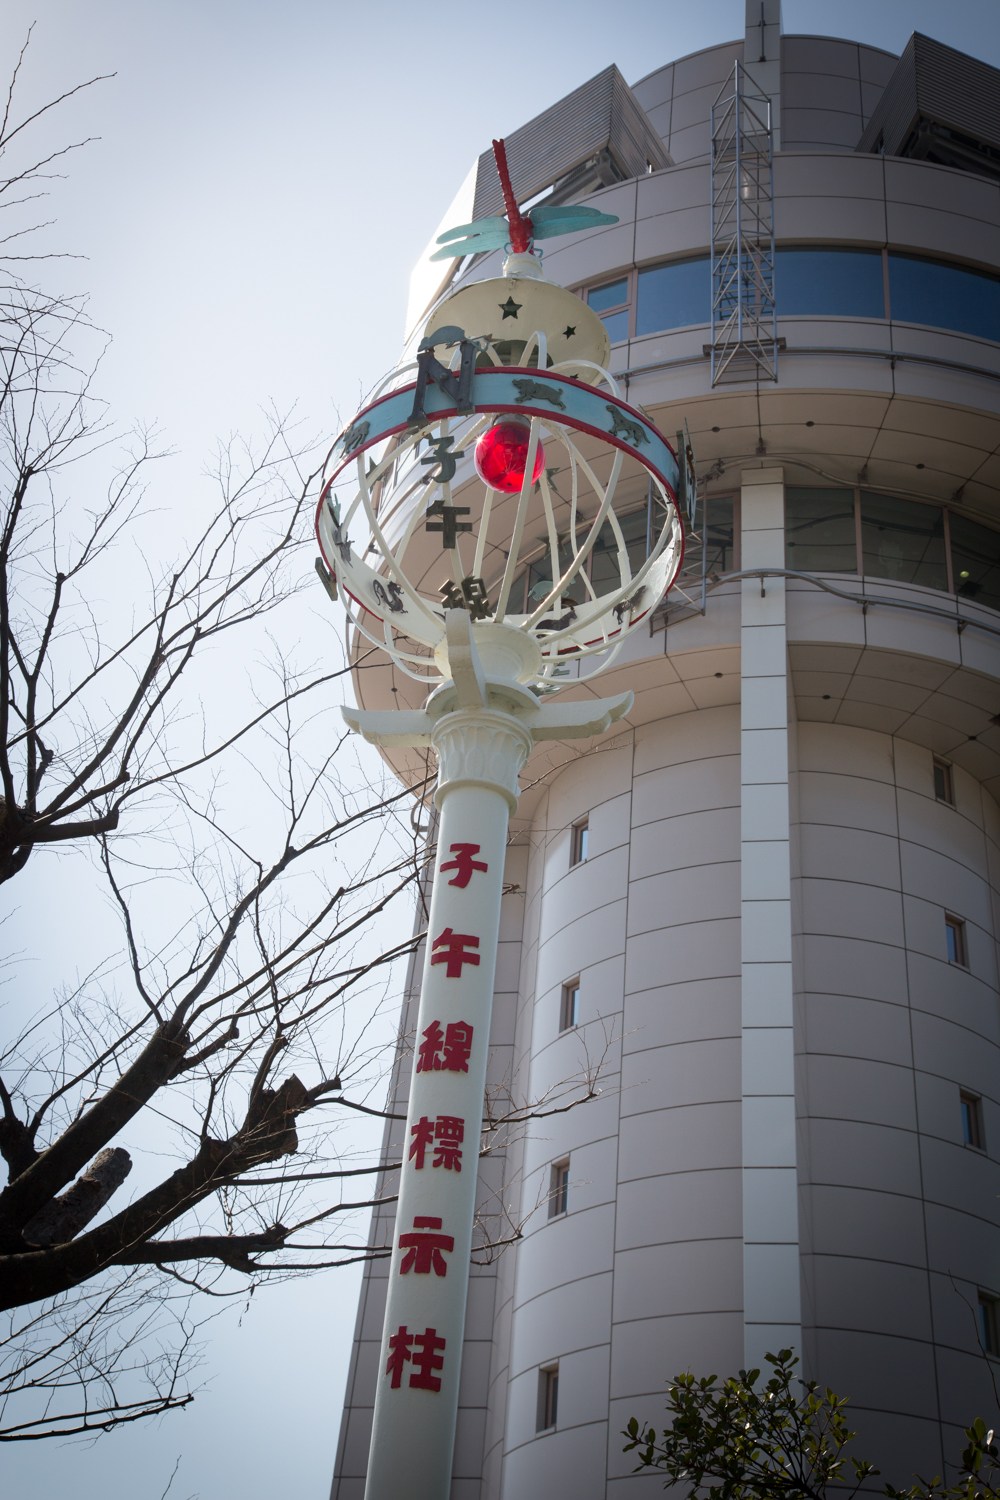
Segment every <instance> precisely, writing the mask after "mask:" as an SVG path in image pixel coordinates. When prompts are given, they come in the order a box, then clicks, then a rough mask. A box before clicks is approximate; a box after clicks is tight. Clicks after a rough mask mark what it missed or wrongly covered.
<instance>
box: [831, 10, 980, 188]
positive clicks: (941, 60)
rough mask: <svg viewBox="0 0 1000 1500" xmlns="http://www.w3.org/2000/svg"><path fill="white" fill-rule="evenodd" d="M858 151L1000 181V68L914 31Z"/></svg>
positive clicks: (857, 148)
mask: <svg viewBox="0 0 1000 1500" xmlns="http://www.w3.org/2000/svg"><path fill="white" fill-rule="evenodd" d="M855 150H857V151H863V152H877V153H884V154H885V155H886V156H909V157H913V158H915V159H917V160H920V161H932V162H938V163H939V164H941V165H942V166H947V167H960V168H961V169H962V170H963V171H966V172H977V173H978V174H979V175H980V176H983V177H993V178H1000V69H998V68H992V67H990V65H989V63H984V62H982V61H981V60H980V59H979V58H978V57H969V56H968V55H967V54H966V53H964V52H956V50H955V48H954V47H946V46H945V44H944V43H943V42H936V41H934V40H933V38H932V37H929V36H924V35H923V34H922V32H919V31H915V32H914V33H913V35H912V36H911V37H910V40H909V41H908V42H907V44H906V47H905V48H904V49H903V53H902V55H901V57H900V59H899V62H898V63H897V64H896V68H895V71H894V72H893V75H892V77H891V78H890V79H889V82H888V83H887V84H886V87H885V92H884V93H883V95H882V97H881V99H880V100H879V102H878V104H877V105H876V106H875V110H874V112H873V114H872V117H871V119H870V120H869V122H868V124H867V126H866V127H865V131H864V134H863V135H862V137H861V139H860V141H859V142H858V144H857V146H856V147H855Z"/></svg>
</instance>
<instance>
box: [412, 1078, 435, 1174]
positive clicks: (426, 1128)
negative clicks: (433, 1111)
mask: <svg viewBox="0 0 1000 1500" xmlns="http://www.w3.org/2000/svg"><path fill="white" fill-rule="evenodd" d="M417 1071H418V1072H419V1071H420V1069H419V1067H418V1070H417ZM410 1134H411V1135H412V1136H413V1140H412V1141H411V1142H410V1155H409V1158H408V1160H409V1161H413V1160H414V1158H415V1159H416V1163H417V1165H416V1167H415V1168H414V1170H415V1171H417V1172H419V1171H420V1170H421V1168H422V1167H423V1164H424V1152H425V1151H426V1150H427V1147H428V1146H430V1145H433V1142H434V1125H433V1123H432V1121H430V1120H429V1119H428V1118H427V1116H426V1115H421V1117H420V1119H419V1120H418V1121H417V1123H416V1124H415V1125H411V1126H410Z"/></svg>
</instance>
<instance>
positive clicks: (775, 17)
mask: <svg viewBox="0 0 1000 1500" xmlns="http://www.w3.org/2000/svg"><path fill="white" fill-rule="evenodd" d="M762 19H763V26H761V20H762ZM781 31H782V25H781V0H746V31H745V33H744V45H743V66H744V69H745V71H746V74H747V77H748V78H749V80H750V81H751V83H752V84H753V85H754V86H755V87H756V88H758V89H759V90H760V92H761V93H762V94H766V95H767V97H768V98H769V99H770V101H771V132H772V137H773V143H774V149H775V151H779V150H780V149H781ZM762 56H763V59H764V60H763V61H761V57H762Z"/></svg>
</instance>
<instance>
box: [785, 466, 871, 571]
mask: <svg viewBox="0 0 1000 1500" xmlns="http://www.w3.org/2000/svg"><path fill="white" fill-rule="evenodd" d="M785 560H786V566H788V567H789V568H794V569H795V570H796V571H797V572H799V573H856V572H857V571H858V543H857V536H856V533H855V527H854V491H853V490H833V489H802V488H794V487H793V486H791V485H789V487H788V488H787V489H786V491H785Z"/></svg>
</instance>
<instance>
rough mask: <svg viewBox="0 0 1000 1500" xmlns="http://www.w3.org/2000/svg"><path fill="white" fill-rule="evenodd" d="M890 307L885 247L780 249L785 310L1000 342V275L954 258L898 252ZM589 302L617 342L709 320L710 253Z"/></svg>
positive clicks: (892, 261) (598, 292)
mask: <svg viewBox="0 0 1000 1500" xmlns="http://www.w3.org/2000/svg"><path fill="white" fill-rule="evenodd" d="M888 266H889V292H890V296H889V302H890V307H886V302H885V283H884V278H883V269H882V268H883V259H882V252H881V251H880V250H854V249H850V250H848V249H841V248H840V247H839V246H834V245H817V246H803V247H801V248H800V247H798V246H794V247H793V246H789V247H787V248H783V249H779V250H778V251H777V252H776V254H775V271H774V287H775V295H776V297H777V303H778V315H779V316H780V317H809V316H812V315H821V316H823V315H826V316H832V317H842V318H885V317H888V316H889V314H890V311H891V314H892V317H893V318H895V319H897V321H899V322H905V323H926V324H929V325H931V326H932V327H935V328H949V329H954V330H955V331H956V332H958V333H971V334H976V335H978V336H979V337H980V338H986V339H993V340H994V341H995V342H997V343H1000V276H996V275H993V274H991V273H990V272H987V271H973V270H970V269H969V268H968V267H967V266H958V265H953V264H951V263H950V262H947V261H941V260H927V259H926V258H922V257H920V256H916V255H902V254H898V253H893V254H890V255H889V257H888ZM584 295H585V296H586V299H587V302H588V303H589V304H590V306H591V307H592V308H593V309H594V311H595V312H596V313H597V314H598V316H599V317H600V318H601V319H602V320H603V322H604V324H605V326H606V328H607V330H608V332H609V333H610V335H611V340H612V343H620V342H622V341H623V340H624V339H627V338H628V337H629V332H630V327H631V324H630V319H631V318H632V316H633V314H632V307H633V304H634V306H635V315H634V316H635V333H634V334H633V335H632V336H633V337H640V338H641V337H642V336H644V335H646V334H650V333H666V332H668V331H669V330H670V329H672V328H686V327H689V326H691V325H693V324H695V325H696V324H701V323H708V322H709V321H710V319H711V305H712V278H711V268H710V264H709V259H708V256H707V255H697V256H690V257H688V258H687V259H686V260H675V261H669V262H668V263H667V264H666V265H662V266H650V267H649V268H648V270H644V271H639V272H638V273H637V272H635V271H633V272H630V273H629V275H627V276H620V277H619V278H618V279H617V281H609V282H605V283H604V284H603V285H602V286H596V287H590V288H589V289H588V290H587V291H586V293H585V294H584Z"/></svg>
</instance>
